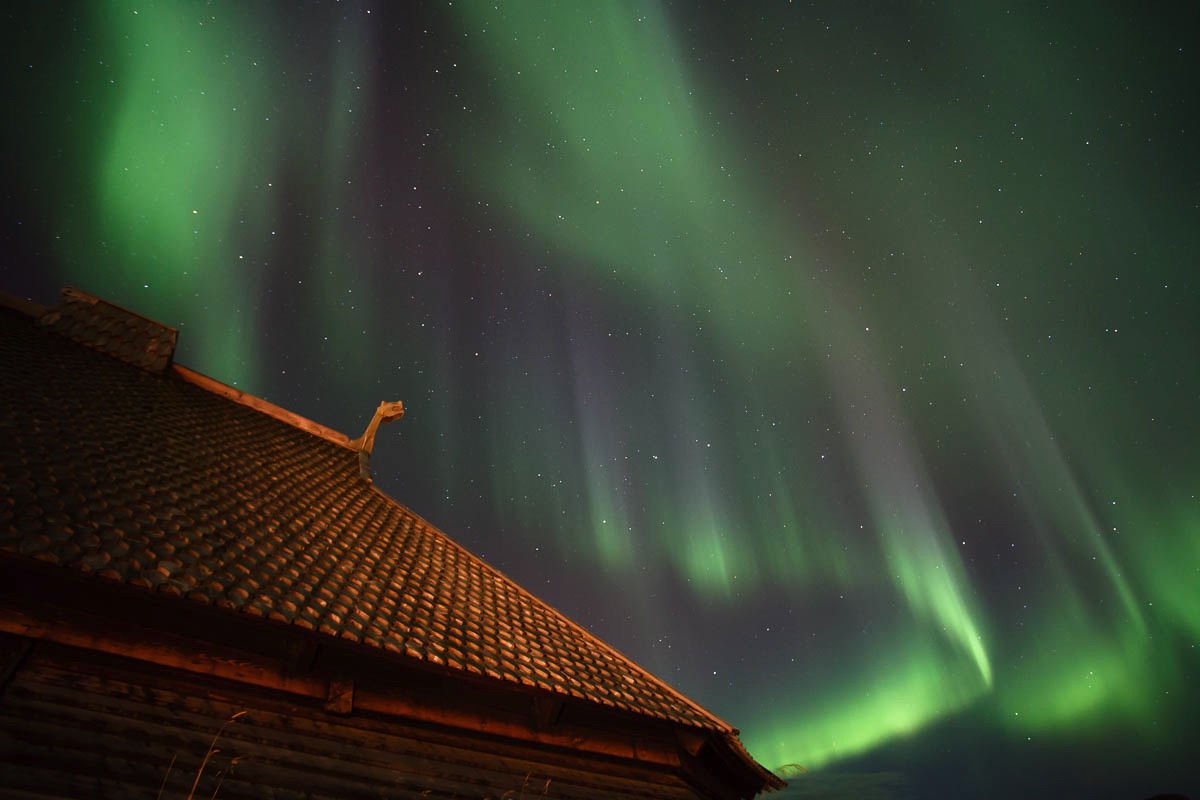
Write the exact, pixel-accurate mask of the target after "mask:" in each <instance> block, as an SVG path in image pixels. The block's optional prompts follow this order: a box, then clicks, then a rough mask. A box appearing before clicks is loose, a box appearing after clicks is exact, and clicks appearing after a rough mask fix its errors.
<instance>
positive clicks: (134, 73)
mask: <svg viewBox="0 0 1200 800" xmlns="http://www.w3.org/2000/svg"><path fill="white" fill-rule="evenodd" d="M223 11H224V13H221V14H214V13H211V12H209V11H207V10H206V9H204V8H202V7H199V6H195V7H191V6H184V7H181V6H177V5H175V4H170V5H163V4H158V3H138V4H134V3H112V4H106V5H104V6H102V7H101V6H97V7H95V8H93V9H92V13H93V14H94V15H95V16H96V24H95V30H96V32H97V37H98V39H99V40H100V42H101V44H99V45H98V46H97V50H98V52H100V53H101V54H102V56H101V57H102V58H103V59H105V60H107V61H108V62H109V64H110V69H111V74H112V75H113V76H114V77H113V78H112V81H111V86H110V87H109V90H110V92H111V93H112V95H113V102H112V111H113V113H112V118H111V121H110V120H108V119H107V118H102V119H101V121H100V124H101V126H102V127H101V129H99V130H95V131H93V132H92V135H94V136H96V137H97V139H98V141H99V142H100V143H101V152H100V154H99V160H98V162H97V163H96V165H95V167H96V174H95V175H94V176H83V177H84V183H85V187H86V186H87V185H89V184H90V185H93V186H94V187H95V193H94V203H95V209H96V211H95V216H94V219H89V220H85V221H82V222H81V224H80V225H79V226H78V228H77V230H79V231H81V235H80V236H79V237H78V239H76V240H73V241H68V242H65V243H64V248H65V249H66V250H68V251H70V252H69V256H68V258H67V262H68V263H70V264H73V265H75V268H74V274H73V275H72V276H71V279H72V280H74V281H77V282H78V283H80V284H81V285H82V286H85V287H89V286H90V287H95V290H97V291H101V292H103V293H106V294H109V295H110V296H115V297H117V298H125V297H130V298H132V297H133V296H134V295H137V296H139V297H144V295H145V294H146V293H149V294H150V297H151V299H150V300H149V302H147V301H146V300H144V299H140V300H138V301H137V302H136V303H133V302H130V305H134V306H137V307H146V306H151V307H155V308H157V309H159V311H158V312H157V313H158V314H159V315H160V317H161V318H164V319H166V320H168V321H175V320H180V319H183V318H186V319H187V320H188V321H189V322H190V324H191V325H193V326H195V327H197V328H199V331H198V332H197V333H196V334H194V335H193V336H189V337H186V338H187V339H189V340H192V341H198V342H203V346H204V347H205V348H206V349H205V350H204V352H202V353H199V354H198V356H197V359H196V360H197V366H198V367H200V368H201V369H205V370H207V371H210V372H211V373H212V374H218V375H222V376H225V378H226V379H227V380H230V381H231V382H233V383H242V384H243V385H244V384H245V383H246V381H247V380H250V379H252V378H255V377H256V376H257V374H258V362H257V355H256V354H255V352H254V342H255V339H256V336H255V335H254V333H255V327H256V325H257V320H256V310H255V309H256V305H257V296H258V293H259V289H260V287H261V279H262V275H261V274H260V273H259V272H258V271H257V270H256V269H255V268H254V267H253V266H251V264H247V263H246V259H245V255H246V253H247V248H252V247H253V238H254V236H255V234H256V233H258V232H259V231H260V230H261V228H262V227H263V221H264V219H265V218H266V215H267V214H269V207H267V206H264V205H263V204H262V202H261V201H257V200H253V199H250V200H247V198H246V196H245V194H244V191H245V184H246V183H247V182H248V181H247V176H252V175H254V174H256V173H257V172H258V170H259V169H260V168H261V163H260V162H261V161H262V160H268V161H269V160H270V159H271V158H272V149H273V148H272V143H273V142H274V136H273V134H272V133H271V129H270V126H269V124H266V123H265V121H264V120H263V119H262V117H261V116H259V114H260V113H261V110H262V108H263V107H264V105H265V99H266V96H267V87H266V86H265V85H264V83H263V81H262V80H261V79H258V78H256V73H255V69H254V67H255V60H256V59H257V58H261V57H263V56H262V45H261V41H260V40H259V38H258V32H257V27H258V25H257V20H256V19H255V18H254V16H253V13H252V12H251V11H249V10H245V11H230V10H229V9H224V10H223ZM93 181H94V183H93ZM81 211H82V209H80V208H79V207H71V208H68V209H65V210H64V214H66V215H77V214H79V213H81ZM247 228H249V229H250V230H252V231H254V233H249V234H248V233H247ZM96 240H99V241H101V242H103V246H102V248H101V250H100V252H99V254H97V253H96V251H95V249H94V247H93V242H94V241H96ZM97 255H99V260H97ZM229 298H240V302H238V303H237V305H236V306H235V307H234V308H229V307H228V303H229ZM127 302H128V301H127ZM197 307H198V308H201V309H203V310H204V311H205V312H206V313H188V310H189V309H192V310H193V311H194V310H195V309H197ZM231 323H232V324H231Z"/></svg>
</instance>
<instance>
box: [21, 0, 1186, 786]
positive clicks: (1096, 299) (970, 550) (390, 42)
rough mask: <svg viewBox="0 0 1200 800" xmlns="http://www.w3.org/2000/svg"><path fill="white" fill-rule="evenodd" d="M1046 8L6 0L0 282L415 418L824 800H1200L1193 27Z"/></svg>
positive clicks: (469, 519)
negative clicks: (1164, 796) (113, 308)
mask: <svg viewBox="0 0 1200 800" xmlns="http://www.w3.org/2000/svg"><path fill="white" fill-rule="evenodd" d="M1043 5H1044V4H1032V3H1018V4H1014V5H1012V6H1009V5H1007V4H999V3H973V2H962V3H955V2H950V3H937V2H933V3H930V2H895V3H890V2H889V3H878V4H876V3H850V2H833V3H827V4H826V3H814V4H807V3H803V4H802V3H795V4H785V3H751V2H747V3H734V2H731V3H714V2H696V3H688V2H674V3H672V2H663V3H653V2H645V3H640V2H637V3H635V2H617V1H616V0H614V1H613V2H606V1H605V0H588V1H587V2H584V0H579V1H578V2H574V1H572V0H564V1H563V2H559V3H549V2H548V3H533V2H518V3H510V2H487V3H484V2H473V1H466V2H463V1H460V0H455V2H453V3H448V2H438V3H426V4H421V5H418V4H415V3H407V2H394V3H393V2H387V0H375V2H374V3H373V4H372V3H340V4H339V3H292V2H280V3H273V4H272V3H268V2H242V1H241V0H238V1H234V0H229V1H228V2H224V1H222V2H210V3H199V2H194V3H193V2H188V3H169V2H160V1H158V0H144V2H112V3H100V2H95V3H91V2H89V3H81V4H78V5H68V6H61V5H58V6H56V5H55V4H52V3H48V2H31V3H6V4H5V9H6V10H4V11H0V64H2V68H3V75H2V78H0V86H2V91H3V93H4V94H3V100H4V108H5V116H6V121H5V123H4V125H3V132H2V133H0V136H2V137H3V145H4V147H3V155H2V156H0V157H2V158H3V170H4V173H3V174H4V178H3V181H2V183H0V204H2V208H3V215H2V218H0V224H2V227H0V289H3V290H6V291H8V292H10V293H14V294H19V295H23V296H28V297H32V298H33V299H35V300H37V301H39V302H42V303H45V304H50V305H53V304H54V303H56V302H57V297H58V291H59V289H60V288H61V287H62V286H64V285H68V284H69V285H74V286H78V287H79V288H81V289H83V290H85V291H88V292H91V293H93V294H97V295H100V296H102V297H104V298H106V299H108V300H111V301H113V302H115V303H117V304H119V305H122V306H125V307H127V308H130V309H132V310H135V311H137V312H139V313H142V314H144V315H146V316H148V317H151V318H153V319H156V320H159V321H161V322H164V323H166V324H168V325H172V326H174V327H177V328H179V329H180V343H179V350H178V352H177V355H176V360H177V361H178V362H179V363H182V364H184V365H186V366H189V367H192V368H194V369H197V370H199V371H200V372H203V373H205V374H207V375H209V376H211V377H213V378H216V379H218V380H220V381H223V382H225V383H228V384H231V385H233V386H236V387H238V388H239V389H243V390H245V391H247V392H250V393H252V394H254V395H257V396H260V397H262V398H265V399H267V400H269V401H271V402H274V403H276V404H278V405H281V406H283V407H285V408H287V409H289V410H291V411H294V412H296V413H298V414H301V415H303V416H305V417H308V418H310V419H313V420H315V421H317V422H320V423H322V424H324V425H327V426H329V427H332V428H334V429H336V430H340V431H342V432H344V433H346V434H348V435H349V436H351V437H354V436H357V435H358V434H359V433H361V432H362V429H363V428H364V427H365V426H366V424H367V422H368V421H369V419H370V417H371V414H372V413H373V411H374V409H375V407H376V406H377V405H378V403H379V402H380V401H381V400H394V399H401V400H403V401H404V403H405V407H406V409H407V414H406V416H405V418H404V419H403V420H402V421H400V422H398V423H394V424H392V425H390V426H388V427H386V428H383V429H381V431H380V434H379V437H378V439H377V442H376V446H375V454H374V456H373V461H372V465H373V468H374V473H375V479H376V483H377V485H378V486H379V488H380V489H382V490H383V491H385V492H386V493H388V494H389V495H391V496H392V497H394V498H396V499H397V500H398V501H400V502H401V503H403V504H405V505H407V506H409V507H410V508H412V509H413V510H414V511H416V512H417V513H419V514H421V515H422V516H424V517H425V518H427V519H428V520H430V521H431V522H432V523H434V524H435V525H437V526H438V527H440V528H442V529H443V530H445V531H446V532H447V533H448V534H450V536H451V537H452V538H454V539H456V540H457V541H459V542H460V543H462V544H463V545H465V546H466V547H467V548H468V549H470V550H471V551H473V552H475V553H478V554H480V555H481V556H482V557H484V558H485V559H486V560H487V561H488V562H489V563H491V564H492V565H494V566H496V567H497V568H499V569H501V570H502V571H504V572H505V573H507V574H508V575H509V576H511V577H512V578H514V579H515V580H516V581H517V582H518V583H521V584H522V585H524V586H525V587H527V588H529V589H530V590H532V591H533V592H534V593H535V594H537V595H539V596H540V597H541V598H543V599H544V600H546V601H547V602H549V603H550V604H551V605H553V606H555V607H557V608H558V609H560V610H561V611H563V612H564V613H566V614H567V615H568V616H570V617H571V618H573V619H575V620H577V621H579V622H580V623H582V624H583V625H585V626H586V627H588V628H589V629H590V630H592V631H593V632H594V633H596V634H598V635H599V636H600V637H601V638H603V639H605V640H607V641H609V642H610V643H612V644H613V645H614V646H615V647H616V648H617V649H618V650H620V651H622V652H623V653H625V654H626V655H628V656H630V657H631V658H633V659H634V660H635V661H637V662H638V663H640V664H642V665H643V666H645V667H647V668H648V669H649V670H650V671H652V672H654V673H655V674H657V675H659V676H660V677H662V678H664V679H665V680H666V681H668V682H669V683H671V684H672V685H673V686H675V687H676V688H678V689H679V690H681V691H682V692H683V693H685V694H687V695H688V696H690V697H692V698H694V699H695V700H697V701H698V702H699V703H701V704H702V705H704V706H705V707H707V708H708V709H710V710H711V711H713V712H714V713H716V714H717V715H719V716H721V717H722V718H724V719H726V720H728V721H729V722H731V723H732V724H734V725H736V726H738V727H739V728H741V730H742V737H743V741H744V742H745V744H746V746H747V747H748V748H749V750H750V751H751V753H752V754H753V755H754V756H755V757H756V758H757V759H758V760H759V761H760V762H762V763H763V764H764V765H766V766H768V767H771V768H775V767H779V766H782V765H785V764H799V765H803V766H804V767H806V768H808V769H809V773H808V774H807V775H802V776H800V777H797V778H795V779H794V780H793V781H792V788H791V789H789V790H788V791H789V792H791V793H794V794H795V796H824V797H833V796H856V797H877V798H895V797H968V798H970V797H980V798H983V797H1015V796H1021V797H1029V798H1044V797H1052V796H1059V795H1058V794H1056V793H1063V796H1071V797H1097V798H1108V797H1111V798H1144V797H1148V796H1150V795H1152V794H1154V793H1156V792H1167V791H1174V792H1183V793H1187V794H1191V795H1193V796H1194V797H1198V798H1200V766H1196V765H1197V764H1200V755H1198V754H1200V744H1197V742H1198V741H1200V733H1198V732H1197V727H1198V725H1197V721H1196V720H1197V719H1200V497H1198V492H1200V448H1198V445H1200V422H1198V418H1200V414H1198V411H1200V360H1198V351H1200V272H1198V271H1200V258H1198V255H1197V254H1198V253H1200V146H1198V141H1200V140H1198V138H1197V135H1198V134H1200V125H1198V122H1200V119H1198V110H1200V64H1198V59H1197V57H1196V49H1195V48H1196V34H1197V31H1200V25H1198V24H1197V23H1198V19H1197V18H1196V12H1194V11H1192V10H1185V11H1168V10H1167V8H1168V5H1169V4H1167V3H1156V4H1149V5H1148V6H1147V7H1148V8H1153V9H1154V10H1152V11H1145V10H1140V9H1137V8H1135V5H1136V4H1111V5H1110V4H1104V3H1076V4H1068V5H1061V6H1060V5H1059V4H1052V7H1051V8H1049V9H1047V8H1045V7H1043ZM1181 5H1184V6H1187V7H1188V8H1189V9H1190V8H1191V7H1192V6H1191V4H1181Z"/></svg>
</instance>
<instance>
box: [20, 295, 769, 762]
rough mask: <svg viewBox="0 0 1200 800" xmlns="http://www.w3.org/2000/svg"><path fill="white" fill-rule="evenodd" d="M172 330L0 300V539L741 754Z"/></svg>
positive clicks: (657, 685) (87, 304) (73, 305)
mask: <svg viewBox="0 0 1200 800" xmlns="http://www.w3.org/2000/svg"><path fill="white" fill-rule="evenodd" d="M174 342H175V331H173V330H171V329H170V328H167V327H165V326H162V325H159V324H158V323H155V322H153V321H150V320H146V319H145V318H142V317H139V316H138V315H136V314H131V313H130V312H127V311H124V310H123V309H119V308H117V307H116V306H112V305H110V304H107V303H104V302H103V301H99V300H97V299H96V298H93V297H90V296H88V295H85V294H83V293H80V292H75V291H68V292H66V293H65V295H64V302H63V304H62V305H61V306H60V307H59V308H57V309H49V310H48V309H41V308H40V307H36V306H33V305H31V304H28V303H14V302H12V301H11V300H10V302H8V303H7V304H5V307H3V308H0V385H3V386H4V387H5V394H6V395H7V397H6V398H5V399H4V400H0V496H2V498H3V500H2V501H0V553H3V554H6V555H7V556H9V557H13V556H16V557H25V558H33V559H38V560H40V561H44V562H49V563H51V564H54V565H58V566H60V567H64V568H67V569H69V570H72V571H74V572H75V573H76V574H84V575H88V576H95V578H96V579H101V580H106V581H112V582H118V583H121V584H126V585H128V586H134V587H142V588H143V589H145V590H147V591H149V592H153V593H157V594H158V595H160V596H171V597H176V598H180V599H182V600H186V601H190V602H193V603H196V604H204V605H207V606H215V607H220V608H223V609H227V610H228V611H230V612H235V613H237V614H241V615H245V616H248V617H256V618H264V619H266V620H272V621H275V622H277V623H280V624H284V625H290V626H296V627H298V628H302V629H307V630H310V631H315V632H319V633H321V634H324V635H327V636H332V637H337V638H338V639H339V640H342V641H345V642H347V643H350V644H352V645H353V646H361V647H365V648H374V649H375V650H377V651H383V652H388V653H391V654H393V655H394V656H395V657H396V658H398V659H401V660H416V661H419V662H422V663H424V664H429V665H436V666H437V667H439V668H441V669H443V670H447V671H450V672H455V673H461V674H463V675H464V676H471V677H472V678H473V679H476V680H485V681H486V680H494V681H499V682H503V683H507V684H515V685H520V686H525V687H534V688H536V689H538V690H544V691H547V692H552V693H555V694H558V695H561V696H566V697H571V698H577V699H580V700H584V701H587V702H589V703H595V704H599V705H601V706H607V707H611V708H615V709H622V710H624V711H627V712H631V713H634V714H638V715H644V716H648V717H653V718H657V719H661V720H669V721H671V722H673V723H677V724H680V725H684V726H688V727H691V728H696V729H701V730H705V731H710V732H713V733H716V734H717V735H719V736H720V737H721V738H723V739H725V740H727V743H728V744H729V746H730V747H732V748H733V749H734V750H735V751H737V752H740V753H742V754H744V751H743V750H741V746H740V744H739V743H738V741H737V736H736V734H737V731H736V730H735V729H734V728H733V727H732V726H730V725H729V724H728V723H726V722H724V721H722V720H720V719H718V718H717V717H716V716H714V715H713V714H711V713H709V712H708V711H706V710H705V709H703V708H701V707H700V706H698V705H697V704H695V703H693V702H692V701H690V700H688V699H687V698H686V697H684V696H683V695H681V694H680V693H679V692H677V691H675V690H673V689H672V688H670V687H669V686H667V685H666V684H665V683H663V682H662V681H660V680H659V679H657V678H655V677H654V676H653V675H651V674H649V673H648V672H646V671H645V670H643V669H642V668H640V667H638V666H637V665H636V664H634V663H633V662H632V661H630V660H629V659H628V658H626V657H624V656H622V655H621V654H620V653H618V652H617V651H615V650H614V649H613V648H611V647H609V646H608V645H606V644H604V643H603V642H601V641H600V640H598V639H597V638H596V637H594V636H592V635H591V634H590V633H588V631H586V630H585V629H584V628H582V627H581V626H579V625H577V624H576V623H574V622H572V621H571V620H569V619H567V618H566V617H564V616H563V615H562V614H560V613H558V612H557V611H555V610H554V609H553V608H551V607H550V606H548V605H547V604H545V603H544V602H542V601H541V600H539V599H538V598H536V597H534V596H533V595H532V594H530V593H529V592H527V591H525V590H523V589H521V588H520V587H518V586H517V585H516V584H514V583H513V582H512V581H511V580H509V579H508V578H506V577H505V576H504V575H503V574H501V573H500V572H498V571H497V570H495V569H494V568H492V567H491V566H489V565H488V564H486V563H484V562H483V561H481V560H480V559H479V558H477V557H475V556H474V555H472V554H471V553H469V552H467V551H466V550H465V549H463V548H462V547H460V546H459V545H457V544H456V543H454V542H453V541H452V540H451V539H450V538H449V537H447V536H446V535H445V534H444V533H443V532H442V531H440V530H438V529H437V528H436V527H434V526H433V525H431V524H430V523H429V522H427V521H426V520H424V519H422V518H421V517H420V516H418V515H417V514H415V513H413V512H412V511H411V510H409V509H408V508H406V507H404V506H403V505H401V504H400V503H398V502H396V501H395V500H393V499H392V498H390V497H388V496H387V495H386V494H384V493H383V492H381V491H380V490H379V489H378V488H376V487H375V486H374V485H373V484H372V483H371V481H370V480H369V479H366V478H364V477H363V476H362V475H361V474H360V471H359V461H358V453H357V452H356V450H355V449H354V448H353V447H352V446H351V445H350V443H349V442H348V440H347V437H346V436H344V435H342V434H339V433H337V432H334V431H331V430H328V429H326V428H323V427H322V426H320V425H317V424H315V423H312V422H309V421H307V420H302V419H300V418H299V417H296V416H295V415H291V414H289V413H288V412H286V411H283V410H281V409H277V408H275V407H273V406H271V405H270V404H268V403H265V402H264V401H261V400H257V399H254V398H249V397H246V396H244V395H242V394H241V393H240V392H238V391H237V390H235V389H232V388H230V387H227V386H223V385H221V384H218V383H216V382H215V381H212V380H210V379H207V378H204V377H203V376H199V375H197V374H196V373H193V372H191V371H189V370H186V369H184V368H182V367H178V366H175V365H173V364H172V363H171V360H172V353H173V348H174ZM97 350H98V351H100V354H97V352H96V351H97ZM745 759H746V761H747V762H748V763H749V764H753V763H754V762H753V761H752V760H751V759H749V757H748V756H745ZM754 766H755V767H756V768H757V769H759V770H761V767H757V765H754ZM763 773H764V775H769V773H766V772H765V770H764V771H763ZM768 782H769V781H768Z"/></svg>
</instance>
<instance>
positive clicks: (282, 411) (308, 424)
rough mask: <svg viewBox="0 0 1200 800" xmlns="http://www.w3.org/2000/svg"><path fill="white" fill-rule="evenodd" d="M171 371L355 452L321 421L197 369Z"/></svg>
mask: <svg viewBox="0 0 1200 800" xmlns="http://www.w3.org/2000/svg"><path fill="white" fill-rule="evenodd" d="M171 372H172V373H174V374H175V375H176V376H177V377H179V378H180V379H181V380H184V381H186V382H188V383H190V384H192V385H194V386H198V387H199V388H201V389H203V390H205V391H206V392H211V393H212V394H215V395H218V396H219V397H223V398H225V399H226V400H231V401H233V402H235V403H237V404H238V405H242V406H246V407H247V408H252V409H254V410H255V411H258V412H260V413H263V414H266V415H267V416H269V417H274V418H275V419H277V420H279V421H280V422H285V423H287V424H288V425H291V426H292V427H294V428H299V429H300V430H302V431H305V432H306V433H311V434H312V435H313V436H317V437H319V438H321V439H324V440H326V441H328V442H332V443H333V444H336V445H338V446H340V447H344V448H346V449H347V450H353V449H355V448H354V447H353V446H352V445H351V444H350V437H348V436H347V435H346V434H344V433H342V432H341V431H335V430H334V429H333V428H327V427H326V426H324V425H322V424H321V423H319V422H313V421H312V420H311V419H308V418H307V417H302V416H300V415H299V414H297V413H295V412H294V411H288V410H287V409H286V408H282V407H280V406H277V405H275V404H274V403H271V402H269V401H267V400H263V399H262V398H261V397H256V396H254V395H252V394H248V393H246V392H243V391H242V390H241V389H237V388H234V387H233V386H230V385H229V384H226V383H221V382H220V381H218V380H216V379H215V378H210V377H208V376H207V375H204V374H202V373H199V372H196V370H194V369H189V368H188V367H185V366H182V365H181V364H172V365H171Z"/></svg>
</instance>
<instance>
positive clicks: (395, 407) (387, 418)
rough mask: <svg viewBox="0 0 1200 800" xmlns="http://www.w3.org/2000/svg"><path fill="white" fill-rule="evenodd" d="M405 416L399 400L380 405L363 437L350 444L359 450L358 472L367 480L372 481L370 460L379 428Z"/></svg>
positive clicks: (402, 405)
mask: <svg viewBox="0 0 1200 800" xmlns="http://www.w3.org/2000/svg"><path fill="white" fill-rule="evenodd" d="M403 416H404V403H402V402H400V401H399V400H392V401H390V402H389V401H386V400H385V401H384V402H382V403H380V404H379V408H377V409H375V416H373V417H371V421H370V422H369V423H368V424H367V429H366V430H365V431H363V435H362V436H360V437H358V438H357V439H355V440H354V441H352V442H350V446H351V447H353V448H355V449H356V450H358V471H359V473H360V474H361V475H362V476H363V477H364V478H366V479H367V480H370V479H371V469H370V466H369V460H370V457H371V448H373V447H374V446H375V434H376V433H377V432H378V431H379V426H380V425H382V424H385V423H388V422H391V421H393V420H397V419H400V418H401V417H403Z"/></svg>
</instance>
